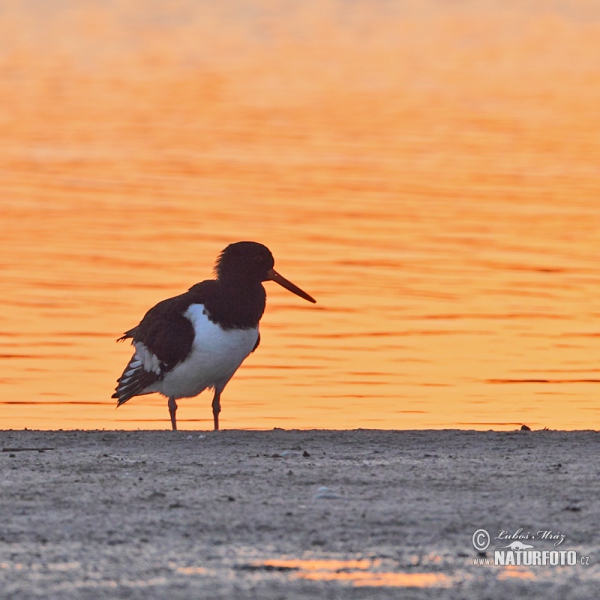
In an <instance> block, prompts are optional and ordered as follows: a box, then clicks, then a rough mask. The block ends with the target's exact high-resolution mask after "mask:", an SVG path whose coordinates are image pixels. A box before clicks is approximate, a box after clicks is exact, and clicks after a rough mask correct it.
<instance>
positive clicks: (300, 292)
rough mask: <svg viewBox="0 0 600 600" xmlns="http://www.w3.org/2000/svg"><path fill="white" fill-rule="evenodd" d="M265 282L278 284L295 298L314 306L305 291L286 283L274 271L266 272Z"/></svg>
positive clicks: (289, 282)
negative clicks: (294, 295)
mask: <svg viewBox="0 0 600 600" xmlns="http://www.w3.org/2000/svg"><path fill="white" fill-rule="evenodd" d="M265 281H274V282H275V283H278V284H279V285H280V286H281V287H284V288H285V289H286V290H288V291H290V292H292V294H296V296H300V298H304V299H305V300H308V301H309V302H312V303H313V304H315V303H316V302H317V301H316V300H315V299H314V298H313V297H312V296H309V295H308V294H307V293H306V292H305V291H303V290H301V289H300V288H299V287H298V286H297V285H294V284H293V283H292V282H291V281H288V280H287V279H286V278H285V277H283V275H280V274H279V273H278V272H277V271H276V270H275V269H269V270H268V271H267V278H266V279H265Z"/></svg>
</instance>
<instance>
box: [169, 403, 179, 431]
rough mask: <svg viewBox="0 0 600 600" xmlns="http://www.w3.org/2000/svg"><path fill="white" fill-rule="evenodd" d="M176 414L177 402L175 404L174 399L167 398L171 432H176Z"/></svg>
mask: <svg viewBox="0 0 600 600" xmlns="http://www.w3.org/2000/svg"><path fill="white" fill-rule="evenodd" d="M176 412H177V402H175V398H173V396H171V397H170V398H169V414H170V415H171V427H172V428H173V431H177V419H175V413H176Z"/></svg>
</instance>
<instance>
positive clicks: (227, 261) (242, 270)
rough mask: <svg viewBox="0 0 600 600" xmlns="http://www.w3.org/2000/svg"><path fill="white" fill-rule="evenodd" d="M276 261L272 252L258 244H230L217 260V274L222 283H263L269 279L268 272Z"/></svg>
mask: <svg viewBox="0 0 600 600" xmlns="http://www.w3.org/2000/svg"><path fill="white" fill-rule="evenodd" d="M274 264H275V260H274V259H273V255H272V254H271V252H270V250H269V249H268V248H267V247H266V246H263V245H262V244H258V243H256V242H236V243H235V244H229V246H227V248H225V250H223V252H221V254H220V255H219V258H218V259H217V264H216V265H215V274H216V275H217V278H218V279H220V280H221V281H247V282H250V281H252V282H261V281H266V280H267V279H268V272H269V270H270V269H272V268H273V265H274Z"/></svg>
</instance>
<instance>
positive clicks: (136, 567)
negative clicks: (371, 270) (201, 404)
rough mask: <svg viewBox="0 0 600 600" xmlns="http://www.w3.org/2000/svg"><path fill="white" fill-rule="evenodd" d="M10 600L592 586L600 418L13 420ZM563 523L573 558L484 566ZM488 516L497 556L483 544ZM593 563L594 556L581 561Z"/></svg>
mask: <svg viewBox="0 0 600 600" xmlns="http://www.w3.org/2000/svg"><path fill="white" fill-rule="evenodd" d="M0 440H1V444H0V445H1V446H2V448H3V450H4V451H3V452H2V453H0V464H1V467H2V478H1V486H2V488H1V494H0V503H1V515H2V524H1V527H0V553H1V554H0V589H1V590H2V592H1V594H0V595H1V596H2V598H11V599H12V598H15V599H17V598H38V597H39V598H42V597H43V598H61V599H63V598H66V599H69V598H78V599H81V598H84V599H85V598H144V599H148V598H192V597H193V598H260V599H263V598H264V599H276V598H277V599H279V598H287V599H289V598H350V599H352V598H377V597H381V598H397V597H402V598H430V597H436V598H490V599H495V598H498V599H500V598H507V597H528V598H532V597H534V598H550V599H553V598H556V599H559V598H560V599H565V598H592V597H595V596H596V594H597V590H598V589H600V569H599V567H598V559H599V558H600V536H599V529H600V503H599V501H598V490H599V484H598V478H599V475H600V467H599V466H598V458H597V457H598V454H599V452H598V451H599V449H600V433H598V432H591V431H590V432H587V431H582V432H560V431H533V432H520V431H515V432H492V431H490V432H474V431H454V430H447V431H372V430H357V431H297V430H292V431H284V430H279V429H276V430H273V431H222V432H218V433H213V432H199V431H193V432H190V431H187V432H186V431H179V432H157V431H139V432H122V431H52V432H42V431H3V432H0ZM520 528H523V532H522V534H523V533H525V532H538V531H551V532H552V534H550V535H553V536H558V535H559V534H560V535H563V536H564V541H563V542H562V544H560V546H557V547H554V546H553V543H554V541H552V540H549V539H539V538H538V539H536V540H531V539H529V540H528V541H529V542H530V543H531V545H533V546H534V547H535V548H536V549H539V550H553V549H554V550H556V549H559V550H560V549H563V550H574V551H576V553H577V561H578V564H576V565H572V566H568V565H567V566H563V567H561V566H545V567H544V566H529V567H506V566H504V567H502V566H496V565H488V566H483V565H475V564H474V561H475V560H478V559H480V558H484V557H485V556H487V557H488V558H489V557H493V556H494V550H495V549H497V548H498V547H500V546H505V545H507V544H508V543H509V542H510V541H512V540H510V539H509V540H496V539H494V538H496V536H498V535H501V534H500V531H502V530H504V531H507V532H508V534H511V535H512V534H514V533H515V532H516V531H517V530H519V529H520ZM478 529H486V530H488V531H489V532H490V534H491V537H492V544H491V546H490V548H488V549H487V551H486V555H485V556H484V554H478V552H477V551H476V550H475V548H474V547H473V544H472V537H473V534H474V532H475V531H476V530H478ZM582 562H583V563H587V562H589V564H583V565H582V564H581V563H582Z"/></svg>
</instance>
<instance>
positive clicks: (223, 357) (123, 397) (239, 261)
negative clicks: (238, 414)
mask: <svg viewBox="0 0 600 600" xmlns="http://www.w3.org/2000/svg"><path fill="white" fill-rule="evenodd" d="M274 264H275V261H274V260H273V255H272V254H271V252H270V251H269V249H268V248H267V247H266V246H263V245H262V244H258V243H256V242H237V243H235V244H230V245H229V246H227V248H225V250H223V252H221V254H220V256H219V257H218V259H217V264H216V265H215V275H216V277H217V278H216V279H210V280H206V281H202V282H201V283H197V284H196V285H194V286H192V287H191V288H190V289H189V291H187V292H185V293H184V294H181V295H179V296H175V297H174V298H168V299H167V300H163V301H162V302H159V303H158V304H157V305H156V306H154V307H153V308H151V309H150V310H149V311H148V312H147V313H146V315H145V316H144V318H143V319H142V321H141V322H140V324H139V325H136V326H135V327H133V328H132V329H130V330H129V331H126V332H125V334H124V335H123V336H122V337H121V338H119V341H121V340H125V339H128V338H131V340H132V342H131V343H132V345H133V346H134V347H135V354H134V355H133V357H132V358H131V360H130V361H129V363H128V365H127V367H126V368H125V370H124V371H123V374H122V375H121V377H119V379H118V380H117V388H116V392H115V393H114V394H113V396H112V397H113V398H117V407H119V406H121V404H124V403H125V402H127V401H128V400H130V399H131V398H133V397H134V396H141V395H142V394H151V393H153V392H159V393H160V394H163V395H164V396H166V397H167V398H168V399H169V401H168V406H169V413H170V415H171V425H172V427H173V429H177V420H176V417H175V414H176V412H177V400H178V399H179V398H190V397H192V396H197V395H198V394H199V393H200V392H202V391H203V390H205V389H207V388H212V389H214V391H215V395H214V398H213V401H212V411H213V418H214V428H215V430H217V429H219V413H220V412H221V402H220V400H221V393H222V392H223V389H224V388H225V386H226V385H227V383H228V381H229V380H230V379H231V378H232V377H233V375H234V373H235V372H236V371H237V370H238V368H239V366H240V365H241V364H242V362H243V361H244V359H245V358H246V357H247V356H248V355H249V354H251V353H252V352H254V351H255V350H256V348H258V344H259V343H260V334H259V332H258V323H259V321H260V319H261V317H262V315H263V312H264V310H265V302H266V292H265V289H264V287H263V285H262V283H263V282H264V281H275V282H276V283H278V284H279V285H281V286H283V287H284V288H286V289H287V290H289V291H290V292H293V293H294V294H296V295H297V296H300V297H301V298H304V299H305V300H308V301H309V302H316V300H315V299H314V298H312V296H309V295H308V294H307V293H306V292H304V291H302V290H301V289H300V288H299V287H297V286H296V285H294V284H293V283H292V282H291V281H288V280H287V279H285V277H282V276H281V275H280V274H279V273H277V271H275V270H274V269H273V265H274Z"/></svg>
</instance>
